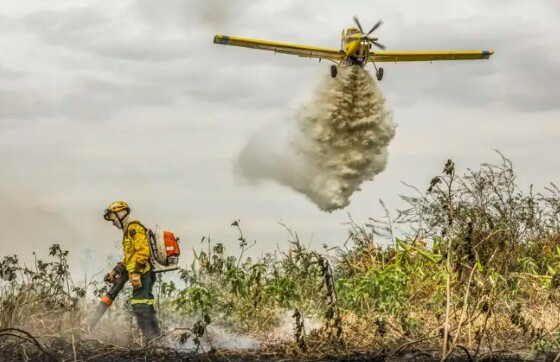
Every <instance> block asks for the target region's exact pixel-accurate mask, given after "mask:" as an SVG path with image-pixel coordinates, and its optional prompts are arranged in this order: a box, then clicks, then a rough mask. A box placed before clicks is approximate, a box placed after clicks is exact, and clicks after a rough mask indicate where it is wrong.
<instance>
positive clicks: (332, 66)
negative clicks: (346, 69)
mask: <svg viewBox="0 0 560 362" xmlns="http://www.w3.org/2000/svg"><path fill="white" fill-rule="evenodd" d="M337 73H338V69H337V68H336V65H334V64H333V65H331V77H333V78H336V74H337Z"/></svg>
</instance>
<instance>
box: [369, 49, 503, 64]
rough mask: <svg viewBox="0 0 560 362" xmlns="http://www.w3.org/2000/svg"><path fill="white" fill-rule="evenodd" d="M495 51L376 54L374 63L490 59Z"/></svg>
mask: <svg viewBox="0 0 560 362" xmlns="http://www.w3.org/2000/svg"><path fill="white" fill-rule="evenodd" d="M492 54H494V51H493V50H458V51H408V52H407V51H403V52H374V53H373V54H372V55H371V56H370V61H373V62H395V63H397V62H431V61H433V60H466V59H488V58H490V56H491V55H492Z"/></svg>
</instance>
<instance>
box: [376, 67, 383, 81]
mask: <svg viewBox="0 0 560 362" xmlns="http://www.w3.org/2000/svg"><path fill="white" fill-rule="evenodd" d="M376 76H377V80H378V81H381V79H383V68H379V69H378V70H377V73H376Z"/></svg>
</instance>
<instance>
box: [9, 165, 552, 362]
mask: <svg viewBox="0 0 560 362" xmlns="http://www.w3.org/2000/svg"><path fill="white" fill-rule="evenodd" d="M414 190H416V191H417V193H416V195H415V196H406V197H404V198H405V200H407V201H408V202H409V204H410V208H409V209H407V210H403V211H399V213H398V215H397V217H396V218H394V219H390V218H385V219H383V220H374V219H372V220H371V221H370V223H368V224H366V225H357V224H355V223H353V222H350V224H349V237H348V240H347V242H346V243H345V244H344V247H341V248H337V249H335V250H325V252H323V253H319V252H318V251H315V250H309V249H308V248H306V247H305V246H304V245H303V244H302V242H301V241H300V240H299V238H298V235H297V234H296V233H295V232H292V231H291V230H289V229H288V232H289V235H290V248H289V250H286V251H276V252H275V253H271V254H269V255H266V256H265V257H263V258H261V259H258V260H252V259H251V258H248V257H245V256H244V255H246V251H247V250H248V249H249V248H250V247H251V246H252V244H250V243H248V242H247V240H246V237H245V236H244V235H243V233H242V231H241V227H240V223H239V222H238V221H236V222H234V223H233V224H232V226H233V227H235V228H237V229H238V230H239V255H240V256H239V257H233V256H228V255H227V253H226V250H225V248H224V246H223V245H222V244H215V243H213V242H212V241H211V240H210V239H209V238H205V239H203V245H202V247H201V250H200V251H199V252H197V253H196V254H195V262H194V263H193V264H192V265H191V266H190V267H189V268H187V269H184V270H182V272H181V279H182V284H183V285H181V286H178V283H171V282H164V283H160V284H159V286H158V288H159V290H158V293H157V294H158V299H159V300H158V308H159V311H158V312H159V316H160V318H161V319H162V321H163V324H164V325H165V324H166V323H167V321H169V319H173V320H174V321H176V324H177V323H183V325H180V326H179V327H181V328H183V329H181V330H178V331H175V332H174V333H172V334H170V335H169V336H166V337H164V338H162V339H160V340H159V341H156V342H154V343H152V344H148V345H146V344H142V342H141V341H140V340H139V338H138V333H137V331H136V330H135V328H134V323H133V320H132V319H131V318H130V317H129V316H127V314H126V313H124V314H123V318H124V320H125V321H128V322H126V323H128V324H126V323H125V324H126V326H127V328H125V329H126V331H125V332H124V333H123V334H125V335H126V338H123V340H122V341H120V342H119V343H114V344H112V343H109V342H108V341H107V340H105V341H102V340H96V339H94V338H93V337H92V336H91V335H90V334H88V333H87V331H86V330H85V328H84V322H83V321H84V320H85V318H84V316H85V310H86V309H85V308H84V306H85V305H87V295H88V291H89V292H91V291H94V292H96V293H97V294H99V293H100V292H102V290H101V289H100V288H99V287H100V286H99V285H97V284H95V283H90V284H87V285H84V286H83V287H76V286H75V285H74V284H73V283H72V280H71V277H70V275H69V273H68V266H67V264H66V256H67V252H65V251H62V250H60V248H59V247H58V246H56V245H55V246H53V247H52V248H51V253H50V254H51V258H52V259H53V260H52V261H49V262H44V261H39V260H37V261H36V263H35V265H34V267H33V268H32V269H30V268H26V267H22V266H20V264H19V262H18V260H17V257H6V258H4V260H3V261H2V264H1V269H0V270H1V271H2V278H3V279H4V280H5V282H4V284H3V286H2V289H1V294H0V301H1V303H2V313H1V314H0V347H1V348H2V353H12V355H13V356H16V355H17V356H18V358H20V359H33V358H42V359H44V360H48V359H49V358H51V359H57V360H87V358H91V357H95V358H98V359H99V360H103V359H104V358H109V357H110V358H118V359H120V360H136V359H142V358H147V357H146V356H149V359H151V360H158V359H160V358H161V359H162V360H163V359H165V358H167V359H168V360H173V359H174V358H177V359H178V360H179V359H181V358H185V355H188V356H190V357H191V358H194V357H196V358H200V359H203V358H211V359H218V360H219V359H223V360H236V359H238V358H245V359H249V358H254V359H258V358H262V357H263V356H265V357H268V358H271V359H277V360H280V359H282V358H285V357H286V356H287V357H289V358H293V357H298V358H305V359H309V360H313V359H319V358H332V359H336V358H339V357H340V356H347V357H348V358H349V359H355V360H360V359H370V360H371V359H379V360H382V359H391V358H393V359H398V358H405V356H409V357H410V358H417V357H418V356H416V355H414V353H417V352H415V351H424V352H426V353H428V352H429V353H428V355H429V356H428V355H426V353H424V352H422V353H424V357H423V358H426V359H428V360H430V359H432V360H433V359H435V360H438V359H445V358H446V357H447V358H449V359H453V358H455V359H459V358H471V359H476V360H487V359H489V358H492V356H494V357H496V356H502V357H503V356H504V355H508V356H509V357H511V356H516V357H515V358H522V359H533V358H536V357H537V356H541V357H543V356H544V357H546V356H548V358H550V359H551V360H553V359H554V358H555V357H556V355H557V351H560V333H559V326H560V307H559V303H558V301H559V298H560V294H559V292H558V289H557V288H558V286H559V285H560V273H558V271H559V269H558V268H559V267H560V247H559V246H558V241H560V222H559V213H560V197H559V195H560V192H559V190H558V188H556V186H554V185H551V186H550V187H549V188H547V189H546V190H545V191H544V193H543V194H538V193H534V192H533V191H532V190H530V192H529V193H528V194H523V193H522V192H521V191H520V190H519V189H518V187H517V186H516V184H515V175H514V173H513V170H512V167H511V164H510V163H509V161H508V160H507V159H505V158H503V159H502V163H501V164H500V165H497V166H495V165H483V166H482V167H481V169H480V170H477V171H470V170H469V171H468V172H467V174H465V175H462V176H458V175H457V174H456V172H455V166H454V164H453V163H452V162H451V161H449V162H448V163H447V164H446V165H445V167H444V171H443V173H442V175H441V176H438V177H436V178H434V179H433V180H432V182H431V183H430V186H429V188H428V191H427V192H421V191H419V190H418V189H415V188H414ZM403 226H404V227H405V230H407V233H403V232H399V230H398V229H397V228H399V227H403ZM396 234H400V235H401V238H400V239H399V238H397V237H395V235H396ZM403 235H404V236H403ZM383 237H385V238H388V239H389V240H391V241H392V244H393V246H392V247H389V248H381V247H380V246H379V244H378V243H377V242H376V240H377V239H379V238H383ZM121 303H123V304H122V305H121V306H123V307H125V308H124V310H125V311H126V301H125V300H124V298H123V300H122V301H121ZM287 315H288V316H291V317H292V320H291V321H289V320H288V322H289V323H291V324H292V325H293V328H294V329H293V334H292V335H291V336H285V335H283V336H281V334H280V332H279V331H280V329H281V327H282V325H283V324H285V323H286V316H287ZM127 318H128V319H127ZM177 321H184V322H177ZM189 321H190V322H189ZM168 326H169V325H168ZM211 327H216V328H221V329H224V330H227V331H230V332H231V333H238V334H243V335H245V336H248V337H250V338H252V339H254V340H257V341H259V343H260V346H261V347H260V349H259V350H258V351H243V352H236V353H233V352H231V351H227V350H220V349H219V348H215V346H214V343H213V342H215V340H213V339H212V338H208V332H209V330H210V329H211ZM9 328H21V329H24V330H25V331H28V332H30V334H26V333H25V332H22V331H18V330H14V329H9ZM111 341H114V339H111ZM185 343H186V344H189V343H190V346H192V348H191V349H190V350H188V349H185V348H184V347H180V348H179V346H184V345H185ZM170 346H173V348H171V347H170ZM178 348H179V350H178ZM202 352H205V353H202ZM189 353H190V354H189ZM193 353H195V354H193ZM418 353H420V352H418ZM411 354H412V355H411ZM49 356H51V357H49ZM350 356H352V357H350ZM544 357H543V358H544ZM407 358H408V357H407ZM504 358H505V357H504Z"/></svg>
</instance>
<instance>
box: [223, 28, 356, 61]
mask: <svg viewBox="0 0 560 362" xmlns="http://www.w3.org/2000/svg"><path fill="white" fill-rule="evenodd" d="M214 43H215V44H223V45H234V46H238V47H245V48H253V49H261V50H270V51H273V52H275V53H283V54H292V55H298V56H300V57H303V58H319V59H330V60H334V61H340V60H342V59H344V56H345V54H344V52H342V51H340V50H336V49H329V48H319V47H314V46H307V45H298V44H288V43H280V42H275V41H269V40H258V39H249V38H240V37H237V36H227V35H220V34H218V35H216V36H214Z"/></svg>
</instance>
